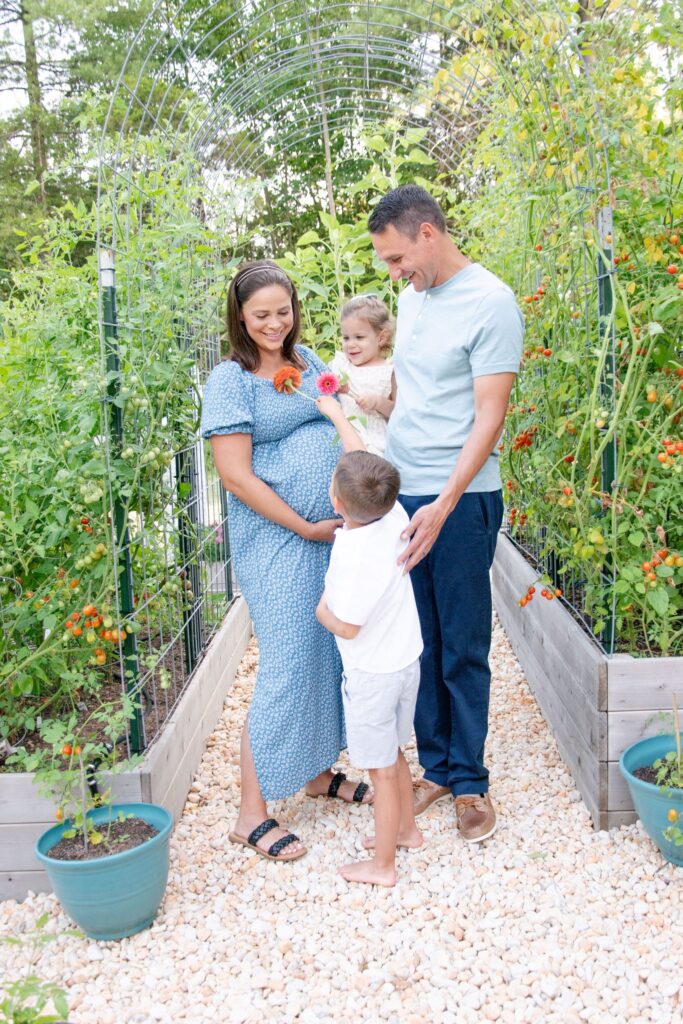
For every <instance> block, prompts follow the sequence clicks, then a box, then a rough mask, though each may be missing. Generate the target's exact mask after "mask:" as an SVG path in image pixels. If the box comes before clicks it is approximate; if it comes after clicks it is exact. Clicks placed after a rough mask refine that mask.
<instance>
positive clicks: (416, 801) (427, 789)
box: [413, 779, 451, 818]
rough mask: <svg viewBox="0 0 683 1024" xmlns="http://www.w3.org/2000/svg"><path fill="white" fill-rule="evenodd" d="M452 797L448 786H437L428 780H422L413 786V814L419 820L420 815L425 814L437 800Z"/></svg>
mask: <svg viewBox="0 0 683 1024" xmlns="http://www.w3.org/2000/svg"><path fill="white" fill-rule="evenodd" d="M450 795H451V791H450V789H449V788H448V786H437V785H436V784H435V783H434V782H430V781H429V780H428V779H420V781H419V782H416V783H415V784H414V786H413V813H414V814H415V817H416V818H417V816H418V815H419V814H424V812H425V811H426V810H427V808H428V807H431V806H432V804H435V803H436V802H437V800H443V798H444V797H446V796H450Z"/></svg>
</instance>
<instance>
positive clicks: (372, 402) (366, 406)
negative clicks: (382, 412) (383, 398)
mask: <svg viewBox="0 0 683 1024" xmlns="http://www.w3.org/2000/svg"><path fill="white" fill-rule="evenodd" d="M378 400H379V395H358V397H357V398H356V403H357V404H358V405H359V406H360V407H361V409H362V410H363V412H375V411H376V409H377V402H378Z"/></svg>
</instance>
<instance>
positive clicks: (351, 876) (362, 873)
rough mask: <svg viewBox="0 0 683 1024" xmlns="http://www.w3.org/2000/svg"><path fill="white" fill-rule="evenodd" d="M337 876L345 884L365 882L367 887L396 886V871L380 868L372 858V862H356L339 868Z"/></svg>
mask: <svg viewBox="0 0 683 1024" xmlns="http://www.w3.org/2000/svg"><path fill="white" fill-rule="evenodd" d="M339 874H340V875H341V876H342V878H345V879H346V881H347V882H367V884H368V885H385V886H387V887H389V888H390V887H391V886H392V885H396V869H395V868H380V867H379V865H378V864H377V863H376V861H375V860H374V858H373V859H372V860H356V861H353V862H352V863H351V864H344V865H343V867H341V868H339Z"/></svg>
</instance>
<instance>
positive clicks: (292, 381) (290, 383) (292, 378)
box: [273, 366, 301, 394]
mask: <svg viewBox="0 0 683 1024" xmlns="http://www.w3.org/2000/svg"><path fill="white" fill-rule="evenodd" d="M273 387H274V388H275V390H276V391H279V392H280V394H282V393H283V392H286V393H287V394H292V392H293V391H296V390H297V389H298V388H300V387H301V373H300V371H299V370H297V368H296V366H283V367H282V369H281V370H278V371H277V373H276V374H275V376H274V377H273Z"/></svg>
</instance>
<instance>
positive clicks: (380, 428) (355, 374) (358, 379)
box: [329, 352, 394, 456]
mask: <svg viewBox="0 0 683 1024" xmlns="http://www.w3.org/2000/svg"><path fill="white" fill-rule="evenodd" d="M329 368H330V370H332V371H333V372H334V373H336V374H337V375H338V376H342V375H346V377H348V386H349V394H347V395H339V401H340V402H341V407H342V409H343V410H344V415H345V416H346V417H347V419H348V417H350V416H364V417H365V419H366V420H367V423H368V425H367V427H364V426H363V425H362V424H361V423H359V422H358V421H357V420H354V421H353V426H354V427H355V429H356V430H357V431H358V433H359V434H360V436H361V437H362V439H363V441H364V442H365V445H366V446H367V449H368V451H369V452H372V453H373V454H374V455H382V456H384V449H385V448H386V443H387V420H386V419H385V418H384V416H382V414H381V413H379V412H363V410H362V409H361V407H360V406H359V405H358V403H357V402H356V401H355V399H354V397H353V396H354V395H380V396H381V397H382V398H389V396H390V395H391V375H392V373H393V370H394V367H393V363H391V361H390V360H388V359H387V360H385V362H383V363H381V364H379V365H377V366H354V364H353V363H352V362H350V361H349V360H348V359H347V358H346V356H345V355H344V353H343V352H337V353H336V354H335V356H334V358H333V359H332V360H331V362H330V367H329Z"/></svg>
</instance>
